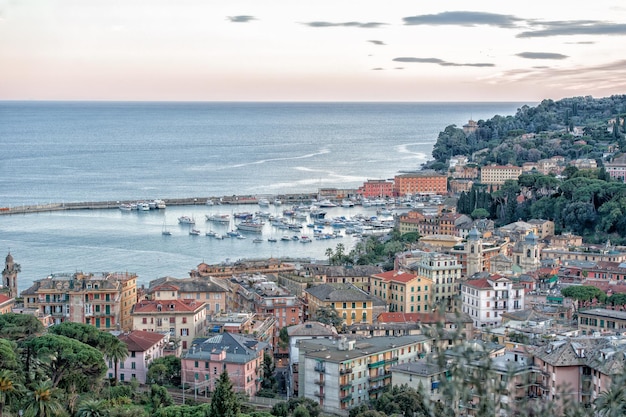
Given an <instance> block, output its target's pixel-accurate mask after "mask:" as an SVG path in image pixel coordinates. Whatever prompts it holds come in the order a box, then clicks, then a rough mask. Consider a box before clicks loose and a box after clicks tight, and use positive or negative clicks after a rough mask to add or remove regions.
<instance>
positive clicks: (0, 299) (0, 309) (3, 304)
mask: <svg viewBox="0 0 626 417" xmlns="http://www.w3.org/2000/svg"><path fill="white" fill-rule="evenodd" d="M14 304H15V298H11V297H9V296H7V295H4V294H0V314H6V313H10V312H11V311H13V305H14Z"/></svg>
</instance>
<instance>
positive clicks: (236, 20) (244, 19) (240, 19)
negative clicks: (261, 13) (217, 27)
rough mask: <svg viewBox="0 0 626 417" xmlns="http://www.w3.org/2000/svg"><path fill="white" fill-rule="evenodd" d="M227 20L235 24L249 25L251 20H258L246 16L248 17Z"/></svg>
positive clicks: (232, 17) (241, 16) (228, 17)
mask: <svg viewBox="0 0 626 417" xmlns="http://www.w3.org/2000/svg"><path fill="white" fill-rule="evenodd" d="M227 19H228V20H230V21H231V22H233V23H248V22H249V21H251V20H256V18H255V17H254V16H246V15H239V16H227Z"/></svg>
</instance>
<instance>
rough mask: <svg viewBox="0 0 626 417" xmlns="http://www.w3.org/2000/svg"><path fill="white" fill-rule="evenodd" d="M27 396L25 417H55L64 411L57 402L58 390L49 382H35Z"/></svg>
mask: <svg viewBox="0 0 626 417" xmlns="http://www.w3.org/2000/svg"><path fill="white" fill-rule="evenodd" d="M29 395H30V397H31V398H30V402H29V404H28V407H26V412H25V415H26V417H57V416H60V415H62V414H63V412H64V411H65V410H64V409H63V405H61V402H60V401H59V395H58V389H57V388H54V387H53V386H52V381H50V380H47V381H44V382H37V383H36V384H35V386H34V389H33V390H32V391H31V392H30V393H29Z"/></svg>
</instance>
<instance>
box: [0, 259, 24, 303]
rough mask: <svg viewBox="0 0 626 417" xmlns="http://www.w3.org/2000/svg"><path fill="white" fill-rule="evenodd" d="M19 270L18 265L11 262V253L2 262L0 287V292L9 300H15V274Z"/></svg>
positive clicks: (16, 294)
mask: <svg viewBox="0 0 626 417" xmlns="http://www.w3.org/2000/svg"><path fill="white" fill-rule="evenodd" d="M20 270H21V268H20V265H19V264H16V263H15V262H14V261H13V256H12V255H11V252H9V253H8V254H7V257H6V258H5V261H4V269H3V270H2V285H0V292H6V294H7V295H8V296H9V298H16V297H17V296H18V293H17V274H18V273H19V272H20Z"/></svg>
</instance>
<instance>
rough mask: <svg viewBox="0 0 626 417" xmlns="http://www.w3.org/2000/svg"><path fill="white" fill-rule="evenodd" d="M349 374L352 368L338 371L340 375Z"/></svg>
mask: <svg viewBox="0 0 626 417" xmlns="http://www.w3.org/2000/svg"><path fill="white" fill-rule="evenodd" d="M351 373H352V368H344V369H340V370H339V374H340V375H345V374H351Z"/></svg>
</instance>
